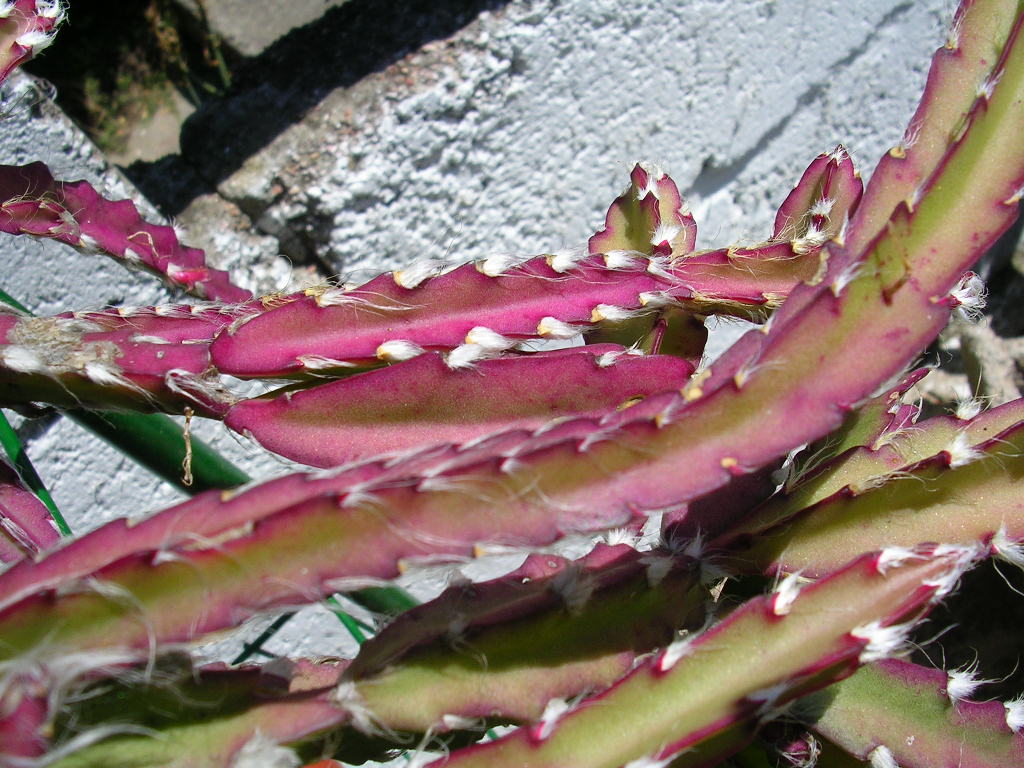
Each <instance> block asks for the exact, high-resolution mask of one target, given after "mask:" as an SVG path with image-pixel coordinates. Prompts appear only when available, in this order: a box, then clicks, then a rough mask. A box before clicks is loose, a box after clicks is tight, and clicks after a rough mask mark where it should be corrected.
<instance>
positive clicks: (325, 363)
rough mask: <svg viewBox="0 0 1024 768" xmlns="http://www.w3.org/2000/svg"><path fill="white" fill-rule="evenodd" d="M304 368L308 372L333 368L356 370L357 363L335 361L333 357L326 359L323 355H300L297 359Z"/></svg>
mask: <svg viewBox="0 0 1024 768" xmlns="http://www.w3.org/2000/svg"><path fill="white" fill-rule="evenodd" d="M295 360H296V362H298V363H299V364H300V365H301V366H302V367H303V368H305V369H306V370H308V371H324V370H329V369H331V368H355V367H357V366H356V364H355V363H349V362H346V361H345V360H335V359H334V358H331V357H324V356H323V355H298V356H297V357H296V358H295Z"/></svg>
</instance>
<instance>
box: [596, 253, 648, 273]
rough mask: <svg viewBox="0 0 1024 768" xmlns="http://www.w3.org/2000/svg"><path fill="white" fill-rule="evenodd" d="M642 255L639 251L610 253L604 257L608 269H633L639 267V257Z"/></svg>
mask: <svg viewBox="0 0 1024 768" xmlns="http://www.w3.org/2000/svg"><path fill="white" fill-rule="evenodd" d="M642 255H643V254H641V253H640V252H639V251H622V250H613V251H608V253H606V254H605V255H604V265H605V266H606V267H607V268H608V269H633V268H635V267H636V266H637V265H638V263H639V257H641V256H642Z"/></svg>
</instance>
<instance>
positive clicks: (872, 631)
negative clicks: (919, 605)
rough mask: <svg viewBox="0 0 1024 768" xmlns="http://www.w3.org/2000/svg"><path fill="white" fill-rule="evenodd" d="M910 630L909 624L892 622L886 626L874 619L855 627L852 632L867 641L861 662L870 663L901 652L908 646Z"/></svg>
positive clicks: (861, 655) (861, 653)
mask: <svg viewBox="0 0 1024 768" xmlns="http://www.w3.org/2000/svg"><path fill="white" fill-rule="evenodd" d="M910 630H911V627H910V625H908V624H892V625H890V626H888V627H884V626H882V623H881V622H879V621H873V622H871V623H870V624H864V625H862V626H860V627H855V628H854V629H853V630H851V631H850V634H851V635H852V636H853V637H856V638H857V639H858V640H865V641H867V645H865V646H864V650H862V651H861V652H860V663H861V664H869V663H871V662H872V661H879V660H881V659H888V658H890V657H892V656H895V655H897V654H899V653H900V652H901V651H902V650H903V649H904V648H905V646H906V641H907V636H908V635H909V634H910Z"/></svg>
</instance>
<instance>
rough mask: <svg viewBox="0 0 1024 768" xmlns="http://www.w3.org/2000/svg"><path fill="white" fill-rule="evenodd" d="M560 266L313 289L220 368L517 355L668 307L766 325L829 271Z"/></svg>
mask: <svg viewBox="0 0 1024 768" xmlns="http://www.w3.org/2000/svg"><path fill="white" fill-rule="evenodd" d="M555 258H556V257H543V256H541V257H537V258H534V259H530V260H529V261H526V262H523V263H521V264H518V265H517V266H514V267H511V268H508V269H507V270H503V271H500V272H493V273H492V272H491V271H490V269H489V267H487V266H486V262H481V263H480V264H465V265H463V266H461V267H457V268H455V269H454V270H452V271H451V272H446V273H444V274H441V275H438V276H436V277H432V278H430V279H427V280H424V281H423V282H421V283H418V284H417V285H416V287H414V288H405V287H402V286H401V285H399V284H398V283H397V282H396V281H395V279H394V277H393V275H382V276H380V277H377V278H374V279H373V280H371V281H370V282H368V283H366V284H364V285H362V286H360V287H358V288H353V289H350V290H345V289H342V288H316V289H309V290H307V291H306V292H305V295H302V296H292V297H287V298H286V299H284V300H283V302H284V303H283V304H281V305H280V306H275V307H271V308H270V309H268V310H267V311H266V312H263V313H260V314H258V315H254V316H252V317H251V318H250V319H247V320H245V321H244V322H242V323H241V324H239V325H238V326H237V327H234V326H232V327H229V328H227V329H226V330H225V331H224V332H222V333H221V334H220V335H219V336H218V337H217V339H216V340H215V341H214V342H213V345H212V346H211V353H212V356H213V362H214V364H215V365H216V366H217V368H218V369H219V370H221V371H222V372H224V373H227V374H230V375H232V376H240V377H255V376H286V375H294V374H295V373H297V372H299V371H303V370H306V369H307V365H306V364H305V363H304V360H306V359H309V358H313V359H315V361H316V362H317V363H318V364H320V365H325V363H324V361H334V362H335V365H336V366H337V367H346V366H352V365H369V364H379V362H380V361H381V360H382V359H383V360H386V361H391V360H392V358H391V357H390V356H389V354H390V347H389V346H388V345H392V346H394V345H395V344H397V343H399V342H401V343H402V344H404V345H405V349H407V350H408V353H407V354H406V356H411V355H413V354H416V353H417V351H419V350H424V349H426V350H450V349H453V348H455V347H458V346H459V345H462V344H465V343H466V342H467V341H471V339H470V338H468V337H469V334H471V332H472V331H473V330H474V329H476V328H484V329H487V330H489V331H491V332H492V333H493V334H494V335H495V336H496V337H500V338H504V339H506V340H507V346H508V347H511V346H512V345H514V344H515V343H517V342H519V341H522V340H525V339H535V338H569V337H571V336H572V335H574V334H576V333H581V332H583V331H586V330H588V329H590V328H592V327H594V326H595V325H598V324H600V323H602V322H605V321H609V320H612V321H614V320H619V319H621V318H623V317H625V316H628V315H630V314H635V313H638V312H639V313H643V312H650V313H654V312H656V311H657V310H659V309H662V308H664V307H666V306H682V307H684V308H687V309H690V310H692V311H695V312H699V313H702V314H710V313H714V312H721V313H725V314H735V315H739V316H741V317H756V318H761V317H763V316H764V314H765V313H766V312H768V311H770V310H772V309H774V308H775V307H777V306H778V305H779V304H780V303H781V301H782V299H783V298H785V296H786V295H787V294H788V293H789V292H790V291H791V290H792V288H793V286H794V285H796V284H797V283H799V282H801V281H803V280H805V279H807V278H808V277H809V276H813V275H815V274H817V272H818V270H819V265H820V256H819V253H818V251H817V250H814V251H810V252H808V253H806V254H803V255H797V254H794V253H793V251H792V249H791V248H790V246H789V244H788V243H775V244H768V245H765V246H763V247H756V248H727V249H721V250H717V251H706V252H702V253H695V254H691V255H689V256H687V257H685V258H680V259H675V260H670V259H667V258H665V257H661V256H656V257H647V256H643V255H638V256H627V257H621V258H614V259H613V258H612V257H610V256H608V255H605V256H604V257H602V256H600V255H589V256H584V257H583V258H581V259H579V260H575V261H572V262H571V264H569V265H565V266H563V265H561V264H560V263H559V262H557V261H556V260H555ZM553 265H554V266H553ZM609 265H611V266H609Z"/></svg>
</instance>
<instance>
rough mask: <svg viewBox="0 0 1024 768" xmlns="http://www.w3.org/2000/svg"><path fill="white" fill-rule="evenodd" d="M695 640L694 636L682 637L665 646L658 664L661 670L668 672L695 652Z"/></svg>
mask: <svg viewBox="0 0 1024 768" xmlns="http://www.w3.org/2000/svg"><path fill="white" fill-rule="evenodd" d="M693 640H694V638H693V637H692V636H688V637H681V638H679V639H678V640H675V641H673V642H672V643H670V644H669V645H668V647H667V648H665V650H664V651H662V653H661V658H659V659H658V662H657V666H658V671H659V672H668V671H669V670H670V669H672V667H674V666H675V665H676V664H678V663H679V660H680V659H682V658H684V657H686V656H689V655H690V654H691V653H692V652H693Z"/></svg>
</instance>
